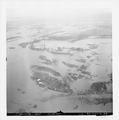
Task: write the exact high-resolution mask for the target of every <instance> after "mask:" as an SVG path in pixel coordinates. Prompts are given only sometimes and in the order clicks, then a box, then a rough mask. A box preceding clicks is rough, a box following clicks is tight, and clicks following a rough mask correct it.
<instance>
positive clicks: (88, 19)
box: [6, 0, 113, 116]
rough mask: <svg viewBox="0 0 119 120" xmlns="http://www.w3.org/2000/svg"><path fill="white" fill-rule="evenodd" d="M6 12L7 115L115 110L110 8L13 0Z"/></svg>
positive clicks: (72, 1) (73, 0) (108, 112)
mask: <svg viewBox="0 0 119 120" xmlns="http://www.w3.org/2000/svg"><path fill="white" fill-rule="evenodd" d="M96 1H97V0H96ZM6 16H7V17H6V19H7V20H6V54H7V55H6V76H7V78H6V89H7V90H6V92H7V93H6V97H7V100H6V104H7V106H6V107H7V110H6V111H7V113H6V114H7V115H8V116H20V115H24V116H29V115H32V116H57V115H76V116H80V115H106V116H107V115H113V70H112V10H111V8H109V7H107V6H104V5H103V6H102V4H99V2H98V3H96V2H95V4H92V3H91V2H88V0H87V2H86V3H82V2H80V0H79V1H78V0H70V2H68V1H66V0H64V1H63V0H61V1H60V0H29V1H28V0H25V1H23V0H21V1H20V0H16V1H15V0H14V2H8V4H7V10H6Z"/></svg>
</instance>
